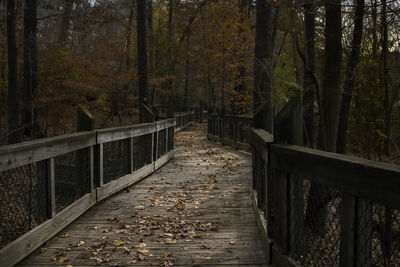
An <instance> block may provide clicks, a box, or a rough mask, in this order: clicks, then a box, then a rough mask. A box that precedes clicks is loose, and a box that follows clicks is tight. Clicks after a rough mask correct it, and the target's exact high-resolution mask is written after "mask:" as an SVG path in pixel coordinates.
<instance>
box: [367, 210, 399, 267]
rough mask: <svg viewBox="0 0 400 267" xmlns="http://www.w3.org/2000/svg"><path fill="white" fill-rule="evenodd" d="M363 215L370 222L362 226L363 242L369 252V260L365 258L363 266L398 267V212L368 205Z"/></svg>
mask: <svg viewBox="0 0 400 267" xmlns="http://www.w3.org/2000/svg"><path fill="white" fill-rule="evenodd" d="M363 213H364V214H365V213H366V214H367V215H368V219H369V222H370V223H369V224H367V225H366V226H364V225H362V226H364V227H363V231H362V234H363V235H364V236H363V240H365V247H367V248H368V249H370V250H371V254H370V255H371V257H370V258H371V259H369V258H367V259H366V260H365V263H364V265H363V266H367V264H369V263H371V265H372V266H385V267H386V266H400V210H399V209H392V208H389V207H387V206H385V205H382V204H378V203H368V204H367V205H365V208H364V211H363ZM359 221H360V220H359Z"/></svg>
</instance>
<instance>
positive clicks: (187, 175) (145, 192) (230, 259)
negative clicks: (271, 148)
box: [18, 124, 266, 267]
mask: <svg viewBox="0 0 400 267" xmlns="http://www.w3.org/2000/svg"><path fill="white" fill-rule="evenodd" d="M203 127H204V125H199V124H196V125H194V126H191V128H189V129H188V130H186V131H182V132H180V133H178V134H177V137H176V152H175V157H174V159H172V160H171V161H170V162H169V163H168V164H166V165H165V166H164V167H162V168H161V169H160V170H158V171H157V172H156V173H154V174H153V175H151V176H149V177H147V178H146V179H144V180H142V181H141V182H139V183H137V184H134V185H133V186H131V187H129V188H128V189H125V190H123V191H121V192H120V193H118V194H116V195H114V196H112V197H110V198H108V199H106V200H105V201H103V202H101V203H99V204H98V205H96V206H95V207H93V208H92V209H91V210H89V211H88V212H86V213H85V214H84V215H82V216H81V217H80V218H79V219H77V220H76V221H75V222H74V223H72V224H71V225H70V226H68V227H67V228H66V229H64V230H63V231H61V232H60V233H58V234H57V235H56V236H55V237H54V238H52V239H51V240H49V241H48V242H47V243H46V244H45V245H43V246H42V248H41V249H38V250H37V251H35V252H33V253H32V254H31V255H30V256H29V257H27V258H26V259H24V260H23V261H22V262H20V264H19V265H18V266H68V265H70V266H73V267H77V266H95V265H100V266H266V259H265V256H264V253H263V249H262V244H261V241H260V238H259V236H258V233H257V228H256V220H255V213H254V210H253V207H252V199H251V172H252V171H251V156H250V155H249V154H245V153H241V152H238V151H236V150H233V149H231V148H228V147H223V146H219V145H217V144H215V143H214V142H210V141H207V140H206V137H205V131H204V129H203ZM200 130H201V131H200Z"/></svg>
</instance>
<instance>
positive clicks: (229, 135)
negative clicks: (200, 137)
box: [207, 114, 253, 150]
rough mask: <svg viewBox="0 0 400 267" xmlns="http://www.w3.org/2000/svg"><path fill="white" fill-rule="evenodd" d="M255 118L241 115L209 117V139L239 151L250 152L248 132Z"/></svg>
mask: <svg viewBox="0 0 400 267" xmlns="http://www.w3.org/2000/svg"><path fill="white" fill-rule="evenodd" d="M252 125H253V117H251V116H239V115H220V114H209V115H208V127H207V128H208V130H207V138H208V139H210V140H214V141H218V142H221V143H222V144H225V145H229V146H232V147H235V148H237V149H243V150H248V149H249V146H248V141H247V139H246V138H247V137H248V130H249V129H250V127H251V126H252Z"/></svg>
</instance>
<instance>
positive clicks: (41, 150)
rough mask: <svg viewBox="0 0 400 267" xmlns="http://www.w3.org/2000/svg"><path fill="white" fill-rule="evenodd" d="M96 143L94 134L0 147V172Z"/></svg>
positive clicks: (67, 136) (78, 134) (65, 136)
mask: <svg viewBox="0 0 400 267" xmlns="http://www.w3.org/2000/svg"><path fill="white" fill-rule="evenodd" d="M95 143H96V133H95V132H80V133H74V134H70V135H63V136H56V137H51V138H44V139H39V140H34V141H28V142H22V143H18V144H14V145H7V146H1V147H0V171H4V170H8V169H12V168H16V167H19V166H23V165H27V164H31V163H34V162H38V161H41V160H45V159H49V158H53V157H56V156H59V155H62V154H66V153H69V152H72V151H76V150H78V149H82V148H86V147H89V146H92V145H94V144H95Z"/></svg>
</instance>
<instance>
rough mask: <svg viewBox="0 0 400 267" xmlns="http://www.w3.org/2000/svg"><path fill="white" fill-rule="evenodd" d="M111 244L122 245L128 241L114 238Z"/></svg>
mask: <svg viewBox="0 0 400 267" xmlns="http://www.w3.org/2000/svg"><path fill="white" fill-rule="evenodd" d="M113 244H114V246H122V245H126V244H129V242H128V241H123V240H120V239H116V240H114V242H113Z"/></svg>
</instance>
